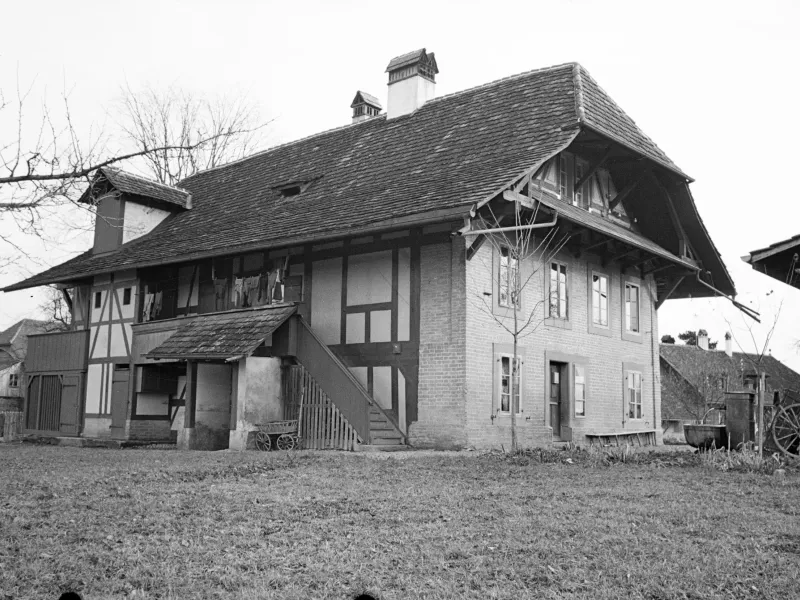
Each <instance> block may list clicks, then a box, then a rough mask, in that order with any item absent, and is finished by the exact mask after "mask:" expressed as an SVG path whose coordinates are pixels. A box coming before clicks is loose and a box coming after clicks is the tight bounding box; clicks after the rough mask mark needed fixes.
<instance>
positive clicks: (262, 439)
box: [256, 431, 272, 452]
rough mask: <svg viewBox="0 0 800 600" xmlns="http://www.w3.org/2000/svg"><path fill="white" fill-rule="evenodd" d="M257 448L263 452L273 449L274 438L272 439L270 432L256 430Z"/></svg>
mask: <svg viewBox="0 0 800 600" xmlns="http://www.w3.org/2000/svg"><path fill="white" fill-rule="evenodd" d="M256 448H258V449H259V450H261V451H263V452H269V451H270V450H272V440H271V439H270V437H269V434H268V433H264V432H263V431H256Z"/></svg>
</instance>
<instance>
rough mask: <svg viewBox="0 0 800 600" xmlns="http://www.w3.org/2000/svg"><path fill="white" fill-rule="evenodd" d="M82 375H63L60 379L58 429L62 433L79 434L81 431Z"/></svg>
mask: <svg viewBox="0 0 800 600" xmlns="http://www.w3.org/2000/svg"><path fill="white" fill-rule="evenodd" d="M82 384H83V376H82V375H64V376H63V377H62V379H61V423H60V427H59V430H60V431H61V433H62V434H64V435H79V434H80V432H81V424H82V423H81V417H82V415H83V410H81V398H83V385H82Z"/></svg>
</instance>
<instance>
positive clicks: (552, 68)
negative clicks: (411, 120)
mask: <svg viewBox="0 0 800 600" xmlns="http://www.w3.org/2000/svg"><path fill="white" fill-rule="evenodd" d="M572 65H578V66H580V64H579V63H577V62H574V61H573V62H565V63H561V64H558V65H552V66H550V67H540V68H538V69H531V70H530V71H523V72H522V73H516V74H514V75H508V76H506V77H500V78H499V79H494V80H492V81H487V82H486V83H482V84H480V85H476V86H473V87H471V88H466V89H463V90H458V91H457V92H450V93H449V94H444V95H443V96H436V97H435V98H431V99H430V100H428V101H427V102H426V103H425V104H424V105H423V106H422V107H420V108H419V109H418V110H422V109H423V108H425V106H427V105H428V104H433V103H434V102H439V101H441V100H445V99H446V98H453V97H454V96H459V95H461V94H467V93H469V92H474V91H476V90H479V89H481V88H485V87H489V86H491V85H497V84H498V83H502V82H504V81H511V80H512V79H519V78H520V77H525V76H527V75H534V74H536V73H546V72H548V71H557V70H559V69H563V68H564V67H569V66H572Z"/></svg>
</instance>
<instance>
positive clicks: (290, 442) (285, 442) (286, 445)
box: [278, 433, 294, 450]
mask: <svg viewBox="0 0 800 600" xmlns="http://www.w3.org/2000/svg"><path fill="white" fill-rule="evenodd" d="M292 448H294V437H292V436H291V435H289V434H288V433H282V434H280V435H279V436H278V450H291V449H292Z"/></svg>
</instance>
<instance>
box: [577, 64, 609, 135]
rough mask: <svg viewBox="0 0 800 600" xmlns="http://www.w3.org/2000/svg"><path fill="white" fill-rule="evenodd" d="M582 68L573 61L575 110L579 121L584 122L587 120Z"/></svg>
mask: <svg viewBox="0 0 800 600" xmlns="http://www.w3.org/2000/svg"><path fill="white" fill-rule="evenodd" d="M581 69H582V67H581V65H580V64H578V63H572V82H573V83H574V84H575V112H576V113H577V115H578V122H579V123H583V122H584V121H585V120H586V107H585V106H584V105H583V82H582V81H581ZM606 95H607V94H606ZM609 97H610V96H609Z"/></svg>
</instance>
